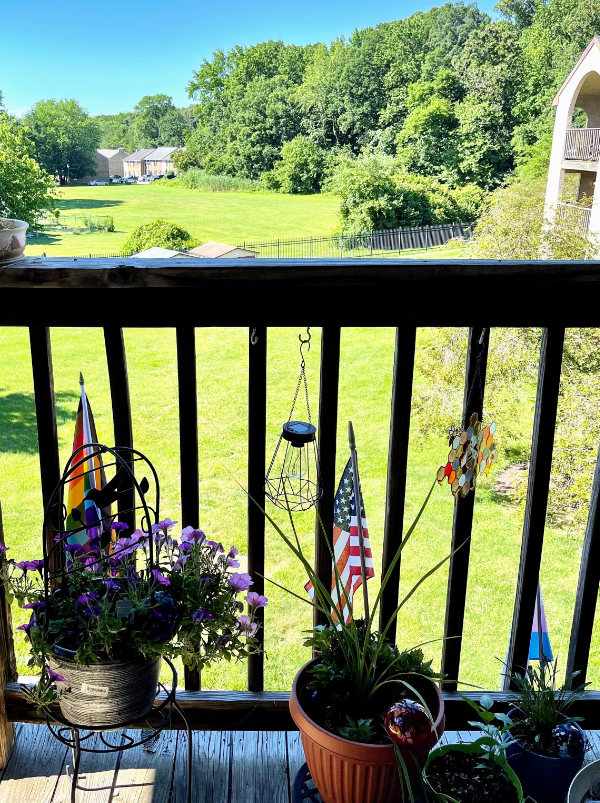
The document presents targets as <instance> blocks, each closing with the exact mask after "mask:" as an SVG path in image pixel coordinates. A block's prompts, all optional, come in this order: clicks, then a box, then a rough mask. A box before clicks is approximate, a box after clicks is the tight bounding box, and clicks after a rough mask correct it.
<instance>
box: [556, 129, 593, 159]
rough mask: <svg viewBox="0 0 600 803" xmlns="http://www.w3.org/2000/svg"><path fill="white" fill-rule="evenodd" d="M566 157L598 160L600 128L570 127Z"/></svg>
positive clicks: (566, 144) (566, 142) (566, 141)
mask: <svg viewBox="0 0 600 803" xmlns="http://www.w3.org/2000/svg"><path fill="white" fill-rule="evenodd" d="M564 158H565V159H577V160H579V161H582V162H597V161H598V159H600V128H568V129H567V138H566V140H565V151H564Z"/></svg>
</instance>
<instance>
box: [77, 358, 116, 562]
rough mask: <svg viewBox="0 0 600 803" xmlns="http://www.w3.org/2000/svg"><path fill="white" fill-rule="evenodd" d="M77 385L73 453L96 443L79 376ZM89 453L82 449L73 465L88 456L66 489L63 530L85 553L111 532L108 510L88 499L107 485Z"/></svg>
mask: <svg viewBox="0 0 600 803" xmlns="http://www.w3.org/2000/svg"><path fill="white" fill-rule="evenodd" d="M79 386H80V389H81V398H80V399H79V407H78V408H77V418H76V420H75V435H74V438H73V452H75V451H76V450H77V449H80V448H81V447H82V446H83V445H84V444H88V443H98V437H97V434H96V425H95V423H94V416H93V414H92V408H91V407H90V403H89V400H88V398H87V395H86V392H85V385H84V382H83V376H82V375H81V374H79ZM92 453H93V449H85V450H84V451H81V452H79V453H78V455H77V457H76V461H75V462H79V461H80V460H82V459H83V458H84V457H88V456H89V460H86V462H85V463H83V464H82V465H81V466H80V467H79V468H78V469H77V470H76V471H75V473H74V477H73V479H72V480H70V481H69V485H68V490H67V522H66V529H67V531H69V532H70V533H71V535H69V536H68V538H67V541H68V543H69V544H80V545H81V546H82V547H83V548H84V551H85V548H86V545H87V544H88V541H89V540H90V539H91V538H95V537H97V536H100V535H101V534H102V531H103V530H105V529H106V530H109V529H110V523H111V521H112V519H111V511H110V507H109V508H108V509H107V510H100V509H99V508H98V507H97V505H96V503H95V502H94V501H93V500H92V499H88V498H87V495H88V493H89V491H90V490H91V489H92V488H96V489H98V490H100V489H101V488H103V487H104V485H105V484H106V477H105V475H104V468H103V466H102V462H101V460H100V458H99V457H97V456H96V457H92V456H91V455H92ZM73 511H77V512H76V513H75V515H73Z"/></svg>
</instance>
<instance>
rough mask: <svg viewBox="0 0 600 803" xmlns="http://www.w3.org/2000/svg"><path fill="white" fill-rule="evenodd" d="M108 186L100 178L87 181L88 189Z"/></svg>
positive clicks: (106, 182)
mask: <svg viewBox="0 0 600 803" xmlns="http://www.w3.org/2000/svg"><path fill="white" fill-rule="evenodd" d="M106 186H108V181H104V179H102V178H93V179H92V180H91V181H88V187H106Z"/></svg>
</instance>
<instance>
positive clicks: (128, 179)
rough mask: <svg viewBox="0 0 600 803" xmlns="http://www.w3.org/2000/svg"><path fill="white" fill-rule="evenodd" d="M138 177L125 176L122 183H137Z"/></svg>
mask: <svg viewBox="0 0 600 803" xmlns="http://www.w3.org/2000/svg"><path fill="white" fill-rule="evenodd" d="M136 183H137V178H136V177H135V176H125V178H122V179H121V184H136Z"/></svg>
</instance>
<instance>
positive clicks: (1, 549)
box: [0, 542, 10, 552]
mask: <svg viewBox="0 0 600 803" xmlns="http://www.w3.org/2000/svg"><path fill="white" fill-rule="evenodd" d="M9 549H10V547H9V546H4V544H3V543H1V542H0V552H8V550H9Z"/></svg>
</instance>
